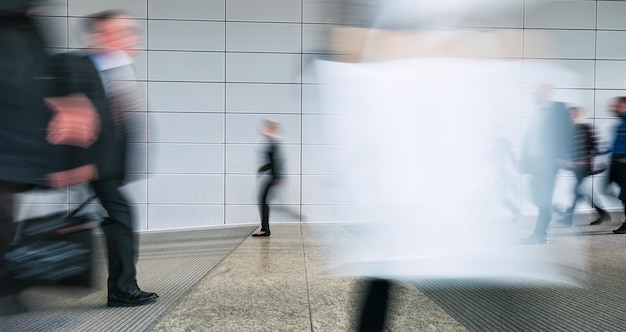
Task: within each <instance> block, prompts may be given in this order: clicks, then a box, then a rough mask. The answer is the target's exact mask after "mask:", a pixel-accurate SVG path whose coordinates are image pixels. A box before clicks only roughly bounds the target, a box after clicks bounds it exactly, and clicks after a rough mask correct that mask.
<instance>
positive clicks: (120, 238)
mask: <svg viewBox="0 0 626 332" xmlns="http://www.w3.org/2000/svg"><path fill="white" fill-rule="evenodd" d="M121 185H122V181H120V180H100V181H96V182H93V183H91V186H92V188H93V190H94V192H95V194H96V195H97V196H98V198H99V199H100V204H102V207H103V208H104V209H105V210H106V211H107V213H108V217H107V218H106V219H105V220H104V221H103V222H102V224H101V225H100V227H101V228H102V231H103V232H104V235H105V236H106V244H107V256H108V262H109V279H108V290H109V293H127V292H132V291H133V290H135V289H137V269H136V267H135V265H136V263H137V251H138V250H137V249H138V242H137V238H136V235H135V227H134V221H133V215H132V211H131V208H130V205H129V204H128V201H127V200H126V198H125V197H124V195H123V194H122V192H121V191H120V187H121Z"/></svg>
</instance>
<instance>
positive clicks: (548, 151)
mask: <svg viewBox="0 0 626 332" xmlns="http://www.w3.org/2000/svg"><path fill="white" fill-rule="evenodd" d="M551 94H552V87H551V86H550V85H547V84H543V85H541V86H539V87H538V88H537V90H536V91H535V102H536V105H535V106H536V108H537V113H536V116H535V117H534V118H533V120H532V122H531V123H530V126H529V129H528V131H527V132H526V135H525V138H524V142H523V147H522V155H521V158H520V160H519V171H520V172H521V173H523V174H528V175H530V176H531V178H530V181H531V182H530V185H531V186H530V190H531V198H532V202H533V204H535V206H536V207H537V209H538V215H537V219H536V224H535V228H534V231H533V233H532V234H531V235H530V236H529V237H527V238H524V239H522V241H521V242H522V243H524V244H546V243H548V242H549V238H548V228H549V225H550V222H551V220H552V218H553V214H554V212H558V213H559V214H561V217H560V219H559V220H558V221H559V222H560V223H561V224H563V225H564V226H568V227H569V226H572V224H573V216H574V211H575V209H576V206H577V203H578V201H580V200H581V199H586V200H587V202H588V203H589V204H590V205H591V207H592V208H593V209H594V210H595V211H596V212H597V214H598V216H597V218H596V219H595V220H594V221H592V222H591V225H598V224H601V223H604V222H608V221H610V220H611V216H610V214H609V213H608V212H607V211H606V210H605V209H603V208H602V207H601V206H599V204H598V202H597V200H598V197H597V195H593V194H592V193H585V192H583V191H582V189H581V184H582V182H583V180H585V179H586V178H588V177H589V176H591V175H595V174H599V173H602V172H604V171H605V170H607V168H608V169H609V172H608V175H609V176H608V180H607V182H606V183H605V184H604V185H603V186H602V187H604V188H603V190H602V192H603V193H607V191H608V190H606V188H607V187H608V186H609V185H610V184H612V183H615V184H616V185H617V186H619V188H620V189H624V188H625V186H626V182H625V181H624V167H623V165H622V164H623V163H624V161H625V160H624V159H623V157H624V152H626V133H622V134H620V132H621V131H624V128H623V127H624V124H623V121H624V115H625V114H626V113H625V111H626V97H616V98H614V99H613V100H612V101H611V102H610V111H611V113H612V114H614V115H615V116H616V117H617V118H618V119H619V120H620V124H619V125H618V126H617V127H616V131H615V137H614V140H613V142H612V146H611V147H610V148H604V149H601V148H600V144H599V142H598V138H597V136H596V134H595V130H594V128H593V126H591V125H590V124H588V123H586V122H584V119H585V116H586V111H585V110H584V109H583V108H582V107H568V106H567V105H566V104H565V103H564V102H560V101H555V100H553V99H552V96H551ZM502 144H504V143H501V145H502ZM504 145H506V144H504ZM503 151H506V149H504V150H503ZM604 154H610V155H611V157H610V160H611V162H610V165H602V164H599V163H597V162H596V161H595V160H596V159H597V158H598V157H599V156H600V155H604ZM506 155H509V156H510V157H508V159H509V160H512V162H513V163H514V162H515V161H514V157H513V155H512V153H509V154H506ZM559 170H566V171H570V172H572V173H573V175H574V178H575V182H574V187H573V200H572V201H571V203H570V204H569V205H567V207H566V208H565V209H564V210H563V211H557V209H555V207H554V204H553V203H554V202H553V197H554V191H555V186H556V184H557V173H558V172H559ZM505 194H506V193H505ZM625 197H626V194H625V195H622V194H620V195H619V197H618V198H619V199H620V200H621V201H622V203H623V204H624V202H625V201H626V200H625V199H624V198H625ZM503 199H504V198H503ZM507 204H508V205H507V206H509V209H510V210H511V211H512V212H513V214H515V215H518V214H519V213H520V211H519V209H518V208H517V207H515V206H513V205H511V204H510V202H509V201H507ZM625 206H626V205H625ZM613 232H614V233H616V234H626V224H623V225H622V226H621V227H619V228H618V229H616V230H614V231H613Z"/></svg>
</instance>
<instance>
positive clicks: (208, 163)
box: [150, 144, 224, 174]
mask: <svg viewBox="0 0 626 332" xmlns="http://www.w3.org/2000/svg"><path fill="white" fill-rule="evenodd" d="M150 155H153V156H154V157H153V160H152V162H151V164H150V173H151V174H167V173H169V174H197V173H223V172H224V145H223V144H151V145H150Z"/></svg>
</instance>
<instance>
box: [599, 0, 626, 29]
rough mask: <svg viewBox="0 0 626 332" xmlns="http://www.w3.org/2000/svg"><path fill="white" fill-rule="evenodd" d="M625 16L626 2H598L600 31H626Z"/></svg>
mask: <svg viewBox="0 0 626 332" xmlns="http://www.w3.org/2000/svg"><path fill="white" fill-rule="evenodd" d="M624 15H626V3H625V2H623V1H598V29H611V30H612V29H615V30H624V29H626V22H625V21H624Z"/></svg>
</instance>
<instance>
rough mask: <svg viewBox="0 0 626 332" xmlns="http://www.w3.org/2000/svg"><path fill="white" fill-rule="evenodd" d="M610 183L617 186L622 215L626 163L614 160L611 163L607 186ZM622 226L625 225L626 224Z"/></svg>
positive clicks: (625, 185) (624, 203)
mask: <svg viewBox="0 0 626 332" xmlns="http://www.w3.org/2000/svg"><path fill="white" fill-rule="evenodd" d="M620 159H622V157H620ZM611 182H615V183H616V184H617V185H618V186H619V189H620V192H619V196H618V198H619V199H620V201H622V206H623V207H624V214H626V163H623V162H620V161H618V160H616V159H613V160H612V161H611V168H610V169H609V181H608V183H607V186H608V185H609V184H610V183H611ZM624 225H626V222H625V223H624Z"/></svg>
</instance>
